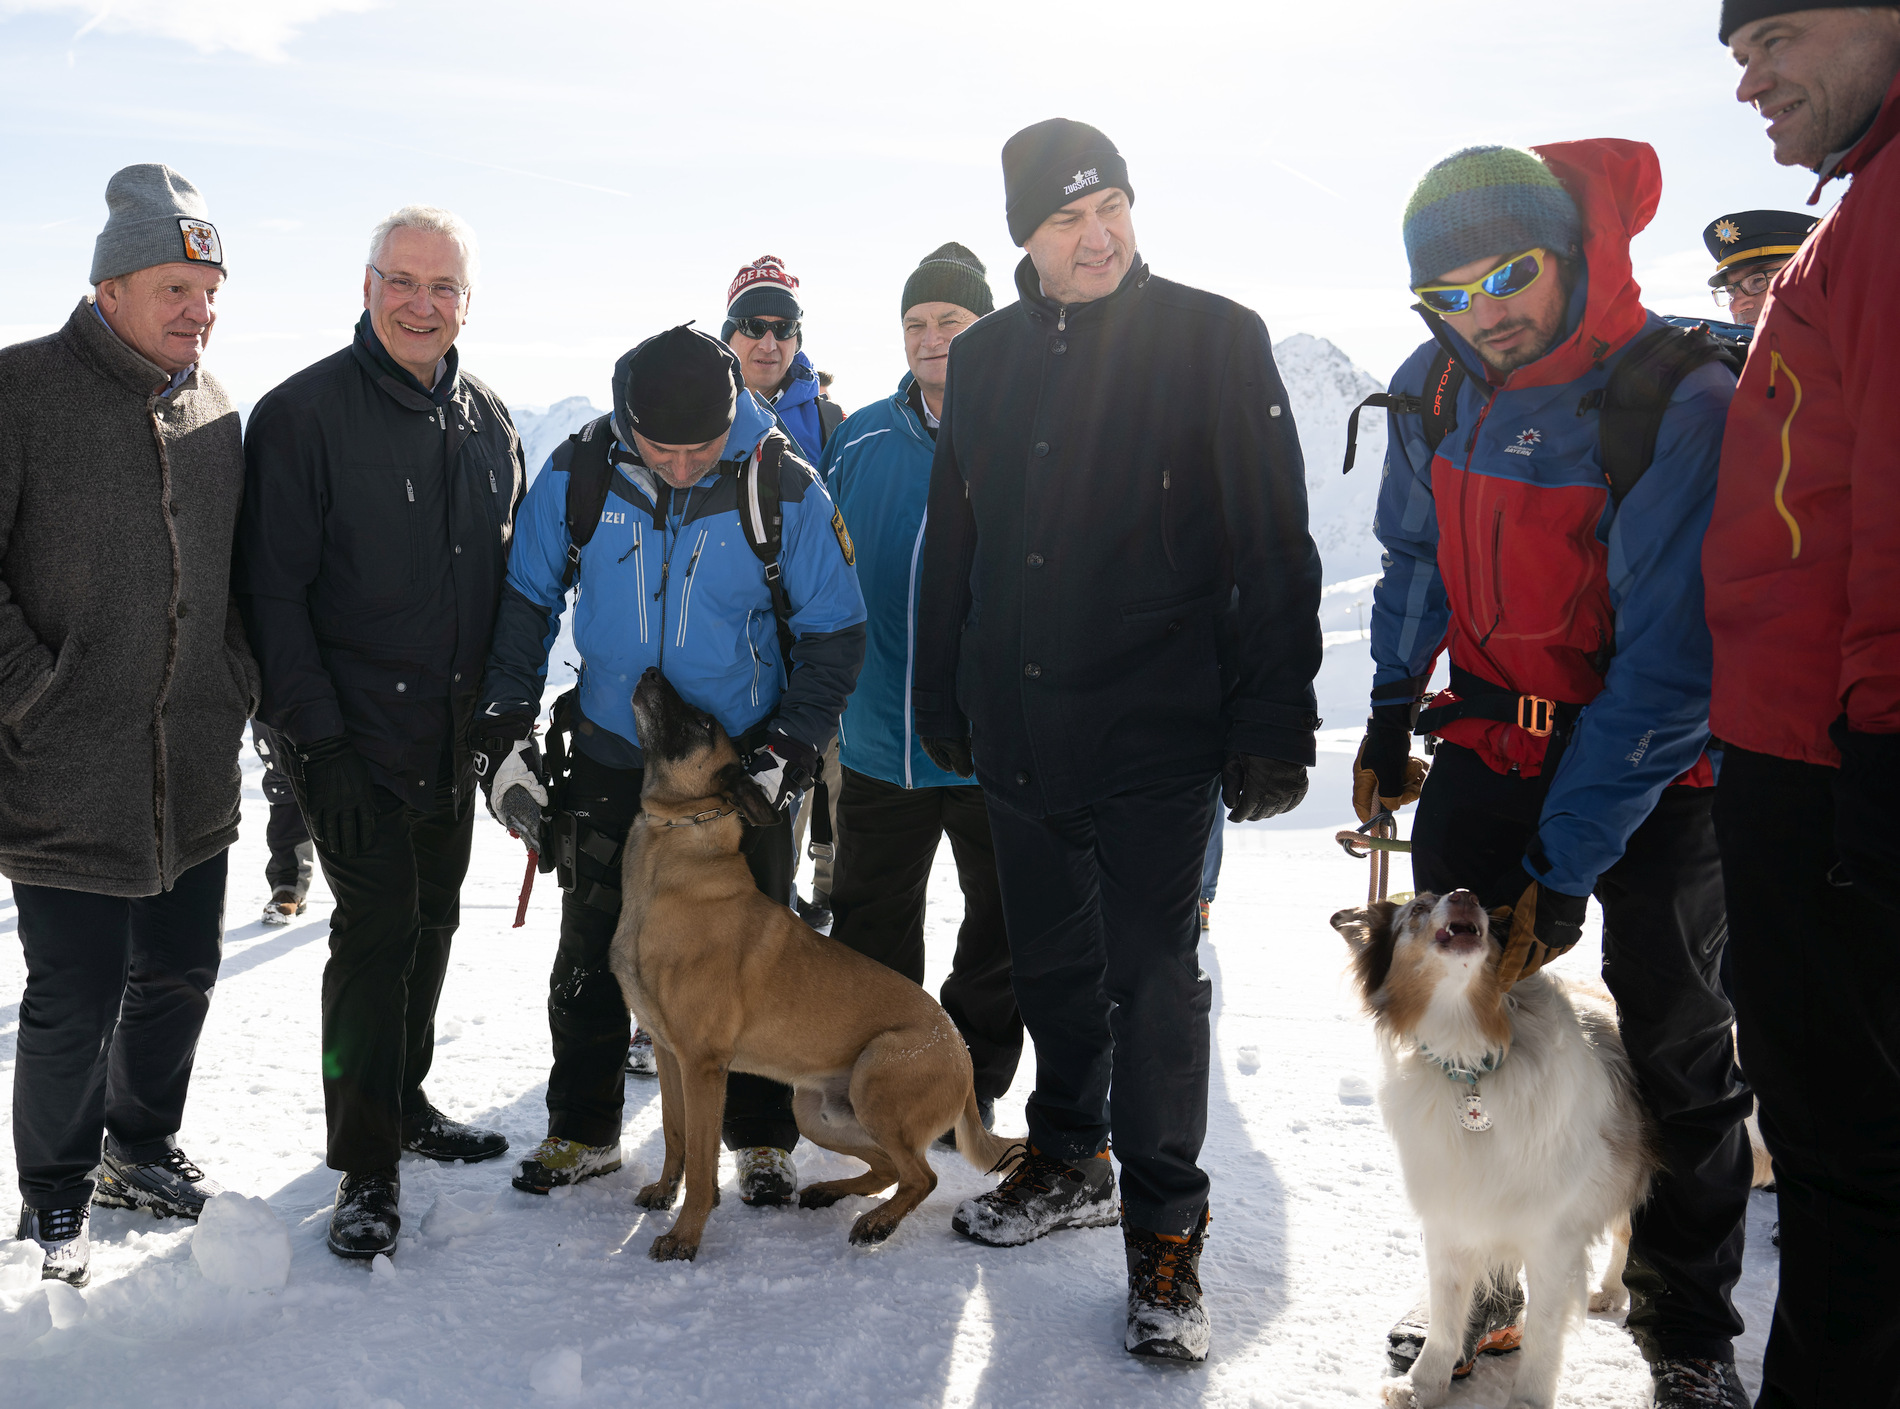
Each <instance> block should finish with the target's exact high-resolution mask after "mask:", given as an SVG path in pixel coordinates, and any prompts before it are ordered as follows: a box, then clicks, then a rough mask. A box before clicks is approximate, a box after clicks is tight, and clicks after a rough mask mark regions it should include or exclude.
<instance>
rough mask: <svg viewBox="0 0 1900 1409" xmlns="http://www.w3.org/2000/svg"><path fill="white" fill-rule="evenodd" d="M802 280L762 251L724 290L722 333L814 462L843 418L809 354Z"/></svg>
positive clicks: (750, 380)
mask: <svg viewBox="0 0 1900 1409" xmlns="http://www.w3.org/2000/svg"><path fill="white" fill-rule="evenodd" d="M797 289H798V280H797V278H796V277H794V276H793V275H792V274H791V272H790V271H788V270H787V269H786V268H785V262H784V261H783V260H781V259H779V258H778V256H776V255H770V254H768V255H763V256H761V257H760V258H758V259H755V260H753V261H752V262H751V263H750V264H748V265H746V266H745V268H743V269H741V270H740V271H739V272H738V273H737V274H735V275H734V276H733V279H732V283H731V285H730V286H728V288H727V289H726V326H725V328H724V329H723V330H722V332H721V334H720V336H721V337H722V338H723V339H724V340H725V342H726V345H727V346H728V347H730V348H731V349H732V350H733V352H734V353H735V354H737V356H738V358H739V368H740V370H741V371H742V372H743V373H744V374H745V384H746V390H747V391H750V392H751V393H752V394H753V395H754V396H756V397H758V398H759V400H760V401H762V402H764V403H765V404H766V406H768V407H769V408H771V410H772V412H773V413H774V414H775V415H776V416H777V417H778V420H779V424H780V426H781V427H782V428H783V429H784V431H785V432H786V434H787V435H789V436H790V437H791V440H792V442H793V444H794V445H796V446H797V447H798V450H799V453H800V454H802V455H803V456H804V457H805V458H806V459H807V460H809V461H810V462H811V463H812V464H814V465H815V464H817V463H818V461H819V460H820V459H821V458H823V456H824V453H825V442H826V441H828V440H830V439H831V433H832V432H833V431H835V430H836V429H837V428H838V427H839V426H840V425H841V424H842V423H843V421H844V411H843V409H842V408H841V407H839V406H837V405H835V404H833V403H832V402H831V401H830V400H829V399H828V398H826V397H824V396H823V395H821V394H820V393H821V389H820V387H819V385H818V373H817V372H816V371H815V370H814V369H813V368H812V365H811V359H810V358H809V357H807V356H806V355H805V330H804V324H803V322H802V320H803V318H804V316H805V310H804V309H803V308H801V307H800V306H799V303H798V295H797Z"/></svg>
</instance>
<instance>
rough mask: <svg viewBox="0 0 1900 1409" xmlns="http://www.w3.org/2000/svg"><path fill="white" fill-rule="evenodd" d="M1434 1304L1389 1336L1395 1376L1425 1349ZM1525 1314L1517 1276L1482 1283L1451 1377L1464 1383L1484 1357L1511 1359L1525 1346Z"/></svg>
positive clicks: (1418, 1309)
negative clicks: (1522, 1322)
mask: <svg viewBox="0 0 1900 1409" xmlns="http://www.w3.org/2000/svg"><path fill="white" fill-rule="evenodd" d="M1431 1311H1432V1303H1431V1298H1430V1297H1429V1296H1426V1297H1423V1298H1421V1299H1420V1301H1419V1303H1418V1305H1417V1306H1415V1307H1413V1308H1412V1309H1411V1310H1410V1311H1408V1312H1406V1313H1405V1315H1404V1316H1402V1317H1400V1318H1399V1323H1398V1324H1397V1325H1396V1326H1394V1327H1393V1328H1392V1329H1391V1330H1389V1331H1387V1332H1386V1333H1385V1362H1386V1364H1387V1366H1389V1367H1390V1369H1391V1372H1392V1373H1393V1374H1394V1375H1395V1376H1403V1375H1405V1374H1406V1373H1408V1372H1409V1371H1410V1370H1411V1368H1412V1362H1413V1361H1415V1360H1417V1359H1418V1356H1419V1352H1420V1351H1422V1350H1423V1349H1424V1348H1425V1334H1426V1332H1427V1331H1429V1330H1430V1329H1431ZM1523 1314H1524V1288H1523V1287H1522V1286H1521V1285H1520V1284H1519V1282H1518V1280H1517V1277H1516V1274H1515V1273H1510V1274H1504V1273H1500V1274H1498V1276H1496V1277H1495V1278H1493V1279H1490V1280H1487V1281H1483V1282H1480V1283H1479V1284H1478V1290H1477V1294H1476V1295H1475V1296H1474V1297H1473V1298H1472V1301H1471V1319H1470V1321H1468V1322H1467V1323H1466V1325H1465V1343H1464V1348H1463V1349H1462V1350H1460V1351H1459V1353H1458V1363H1457V1364H1456V1365H1454V1366H1453V1367H1452V1371H1451V1377H1452V1378H1453V1379H1454V1380H1462V1379H1463V1378H1464V1377H1465V1376H1466V1375H1469V1374H1470V1373H1471V1371H1472V1367H1474V1366H1475V1365H1476V1364H1477V1363H1478V1357H1479V1356H1480V1355H1509V1354H1510V1353H1511V1352H1512V1351H1514V1350H1516V1349H1517V1348H1518V1347H1519V1346H1520V1345H1521V1344H1522V1343H1523V1332H1522V1331H1521V1330H1520V1329H1519V1327H1518V1324H1517V1323H1518V1320H1519V1319H1520V1318H1521V1317H1522V1316H1523Z"/></svg>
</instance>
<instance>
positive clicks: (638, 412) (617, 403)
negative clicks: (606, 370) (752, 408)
mask: <svg viewBox="0 0 1900 1409" xmlns="http://www.w3.org/2000/svg"><path fill="white" fill-rule="evenodd" d="M741 385H743V383H742V382H741V381H740V377H739V359H738V358H737V357H735V356H733V353H732V349H731V348H729V347H727V346H726V345H725V344H724V343H722V342H720V341H719V339H717V338H712V337H708V336H707V335H706V334H704V333H702V332H700V331H699V330H698V329H697V328H694V327H692V326H691V325H689V324H686V323H682V324H680V325H679V327H677V328H668V329H667V330H666V331H665V332H663V333H655V334H654V335H653V336H652V337H650V338H648V339H647V340H646V341H645V342H643V343H641V344H640V345H639V346H638V347H636V348H634V349H633V351H631V352H629V353H628V354H627V355H626V356H624V357H622V358H621V359H620V360H619V361H618V362H616V363H614V420H615V421H616V422H617V424H618V428H619V429H620V430H622V431H627V432H632V431H638V432H639V433H640V434H641V435H643V436H645V437H646V438H647V439H648V440H650V441H653V442H654V443H656V444H659V445H703V444H705V443H706V442H707V441H709V440H716V439H718V438H719V437H720V436H722V435H724V434H725V433H726V432H727V431H728V430H730V429H731V428H732V420H733V417H734V416H735V415H736V414H737V408H738V398H739V388H740V386H741Z"/></svg>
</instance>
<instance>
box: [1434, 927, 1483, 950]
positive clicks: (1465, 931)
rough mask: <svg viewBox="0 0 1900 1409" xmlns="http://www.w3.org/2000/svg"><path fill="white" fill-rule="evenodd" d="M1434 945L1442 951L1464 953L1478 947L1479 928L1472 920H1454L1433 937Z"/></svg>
mask: <svg viewBox="0 0 1900 1409" xmlns="http://www.w3.org/2000/svg"><path fill="white" fill-rule="evenodd" d="M1432 943H1434V944H1436V945H1437V946H1438V947H1439V948H1440V949H1450V950H1454V951H1456V952H1459V953H1462V952H1463V951H1465V950H1467V949H1476V948H1477V947H1478V927H1477V925H1476V924H1474V923H1473V922H1472V921H1470V920H1453V921H1452V922H1451V923H1450V924H1448V925H1446V926H1445V927H1444V928H1442V929H1440V930H1439V931H1438V933H1437V934H1435V935H1433V936H1432Z"/></svg>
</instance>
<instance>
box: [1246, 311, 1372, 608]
mask: <svg viewBox="0 0 1900 1409" xmlns="http://www.w3.org/2000/svg"><path fill="white" fill-rule="evenodd" d="M1273 356H1274V360H1275V361H1276V362H1278V363H1279V365H1280V376H1281V378H1282V380H1284V381H1285V382H1286V390H1287V397H1288V399H1289V400H1290V401H1291V402H1292V408H1293V421H1294V424H1295V425H1297V426H1298V427H1299V429H1300V449H1301V450H1302V451H1303V452H1304V453H1305V456H1306V498H1307V506H1308V513H1309V515H1310V517H1311V522H1312V526H1313V541H1314V542H1315V543H1317V544H1318V545H1319V556H1320V562H1321V565H1322V567H1323V568H1324V570H1325V576H1326V580H1327V581H1328V582H1338V581H1340V580H1341V579H1344V578H1352V577H1359V576H1362V575H1364V574H1366V573H1369V572H1376V571H1378V568H1379V543H1378V540H1377V539H1375V538H1374V537H1373V536H1372V510H1373V506H1374V504H1375V502H1376V501H1377V499H1378V497H1379V469H1380V466H1381V465H1382V464H1383V463H1384V461H1385V413H1384V412H1383V411H1377V410H1368V411H1367V412H1365V413H1364V414H1363V415H1362V416H1360V418H1359V458H1358V464H1357V465H1356V466H1355V467H1354V469H1353V472H1352V473H1351V474H1349V475H1342V474H1341V473H1340V471H1339V467H1340V465H1341V464H1343V463H1344V461H1345V458H1346V418H1347V417H1348V416H1350V415H1351V414H1352V408H1353V407H1355V406H1357V405H1358V404H1359V403H1360V402H1361V401H1364V400H1365V399H1366V397H1368V396H1370V395H1371V394H1372V393H1373V392H1375V391H1384V390H1385V384H1384V383H1383V382H1379V381H1376V380H1374V379H1373V378H1372V377H1371V376H1369V375H1368V374H1367V373H1366V372H1365V371H1364V369H1362V368H1360V367H1358V366H1356V365H1355V364H1354V362H1353V360H1352V359H1351V358H1350V357H1348V356H1346V354H1345V353H1343V352H1341V351H1340V350H1339V349H1338V348H1336V347H1334V346H1333V345H1332V344H1331V343H1329V342H1327V341H1326V339H1324V338H1316V337H1313V336H1312V335H1311V334H1308V333H1295V334H1294V335H1293V336H1292V337H1289V338H1283V339H1281V340H1280V341H1279V342H1278V343H1276V344H1274V348H1273Z"/></svg>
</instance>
